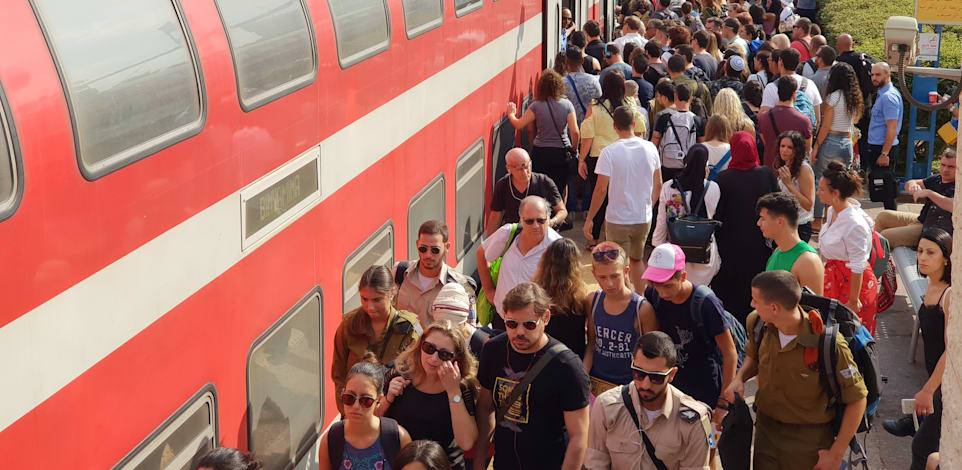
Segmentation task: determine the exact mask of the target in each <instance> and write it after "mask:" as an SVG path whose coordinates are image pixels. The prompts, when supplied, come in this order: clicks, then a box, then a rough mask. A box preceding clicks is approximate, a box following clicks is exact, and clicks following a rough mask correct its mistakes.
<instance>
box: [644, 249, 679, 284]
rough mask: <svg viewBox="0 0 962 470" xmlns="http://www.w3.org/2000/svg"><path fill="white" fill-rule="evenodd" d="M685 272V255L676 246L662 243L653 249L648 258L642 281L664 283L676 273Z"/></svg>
mask: <svg viewBox="0 0 962 470" xmlns="http://www.w3.org/2000/svg"><path fill="white" fill-rule="evenodd" d="M684 270H685V253H684V252H683V251H681V248H680V247H679V246H678V245H672V244H671V243H662V244H661V245H658V246H656V247H655V249H654V250H652V252H651V256H650V257H649V258H648V268H647V269H645V274H643V275H642V276H641V278H642V279H644V280H646V281H651V282H665V281H667V280H668V279H671V277H672V276H674V275H675V272H677V271H684Z"/></svg>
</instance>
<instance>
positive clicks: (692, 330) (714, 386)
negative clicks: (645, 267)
mask: <svg viewBox="0 0 962 470" xmlns="http://www.w3.org/2000/svg"><path fill="white" fill-rule="evenodd" d="M693 297H694V290H692V295H691V296H689V297H688V300H686V301H685V302H684V303H682V304H675V303H672V302H669V301H667V300H661V299H660V298H659V297H658V291H656V290H655V289H654V288H651V287H649V288H647V289H646V290H645V298H646V299H648V301H649V302H651V304H652V305H653V306H656V307H655V317H657V318H658V327H659V329H660V330H661V331H662V332H664V333H665V334H666V335H668V336H670V337H671V340H672V341H674V343H675V348H676V349H677V350H678V363H677V366H678V373H677V374H675V378H674V380H672V382H671V384H672V385H674V386H675V387H677V388H678V390H681V391H682V392H685V393H687V394H688V395H691V396H692V397H693V398H695V399H696V400H699V401H701V402H704V403H705V404H707V405H708V406H710V407H712V408H714V407H715V404H717V403H718V397H719V395H721V386H722V355H721V351H719V350H718V346H716V345H715V336H716V335H720V334H722V333H723V332H724V331H725V330H727V329H729V327H730V325H729V324H728V320H727V319H726V318H725V314H724V311H725V309H724V308H723V307H722V301H721V300H720V299H719V298H718V297H716V296H715V295H714V294H709V295H708V297H705V301H704V302H702V304H701V312H700V313H701V318H702V323H703V324H704V331H697V328H698V327H697V325H696V324H695V322H694V320H692V312H691V308H692V307H691V302H692V298H693ZM709 339H710V340H711V346H710V347H709V345H708V342H709Z"/></svg>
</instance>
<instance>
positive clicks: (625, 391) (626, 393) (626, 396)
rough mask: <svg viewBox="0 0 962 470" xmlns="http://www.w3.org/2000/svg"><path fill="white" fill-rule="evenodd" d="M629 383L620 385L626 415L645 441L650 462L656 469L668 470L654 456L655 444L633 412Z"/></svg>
mask: <svg viewBox="0 0 962 470" xmlns="http://www.w3.org/2000/svg"><path fill="white" fill-rule="evenodd" d="M630 386H631V384H625V385H622V386H621V399H622V400H623V401H624V404H625V409H626V410H628V416H630V417H631V420H632V421H633V422H634V423H635V429H637V430H638V434H641V439H642V441H644V442H645V451H646V452H648V457H649V458H651V462H652V463H654V464H655V468H657V469H658V470H668V467H667V466H666V465H665V462H662V461H661V459H659V458H658V457H656V456H655V446H654V445H652V443H651V440H649V439H648V434H645V431H644V430H642V429H641V422H640V421H638V414H637V413H635V407H634V406H633V405H632V403H631V392H630V389H629V388H628V387H630Z"/></svg>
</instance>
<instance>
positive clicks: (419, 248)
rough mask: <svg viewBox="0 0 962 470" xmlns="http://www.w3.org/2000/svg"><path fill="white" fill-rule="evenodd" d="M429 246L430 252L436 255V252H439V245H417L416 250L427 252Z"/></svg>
mask: <svg viewBox="0 0 962 470" xmlns="http://www.w3.org/2000/svg"><path fill="white" fill-rule="evenodd" d="M429 248H430V249H431V254H434V255H437V254H440V253H441V247H440V246H427V245H421V246H419V247H418V252H421V253H427V252H428V249H429Z"/></svg>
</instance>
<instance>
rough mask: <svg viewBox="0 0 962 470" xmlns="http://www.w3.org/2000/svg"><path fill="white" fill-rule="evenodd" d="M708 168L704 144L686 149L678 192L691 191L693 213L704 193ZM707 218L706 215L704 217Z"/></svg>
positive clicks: (706, 151)
mask: <svg viewBox="0 0 962 470" xmlns="http://www.w3.org/2000/svg"><path fill="white" fill-rule="evenodd" d="M707 167H708V147H706V146H705V145H704V144H695V145H692V146H691V148H690V149H688V155H685V168H684V169H682V170H681V174H679V175H678V184H679V185H681V187H680V188H676V189H678V191H679V192H682V193H684V192H685V191H691V201H690V202H689V204H690V207H689V208H690V209H691V211H692V212H694V211H695V206H697V205H698V201H701V198H702V193H703V192H704V191H705V168H707ZM692 215H702V214H692ZM705 217H707V215H705Z"/></svg>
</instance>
